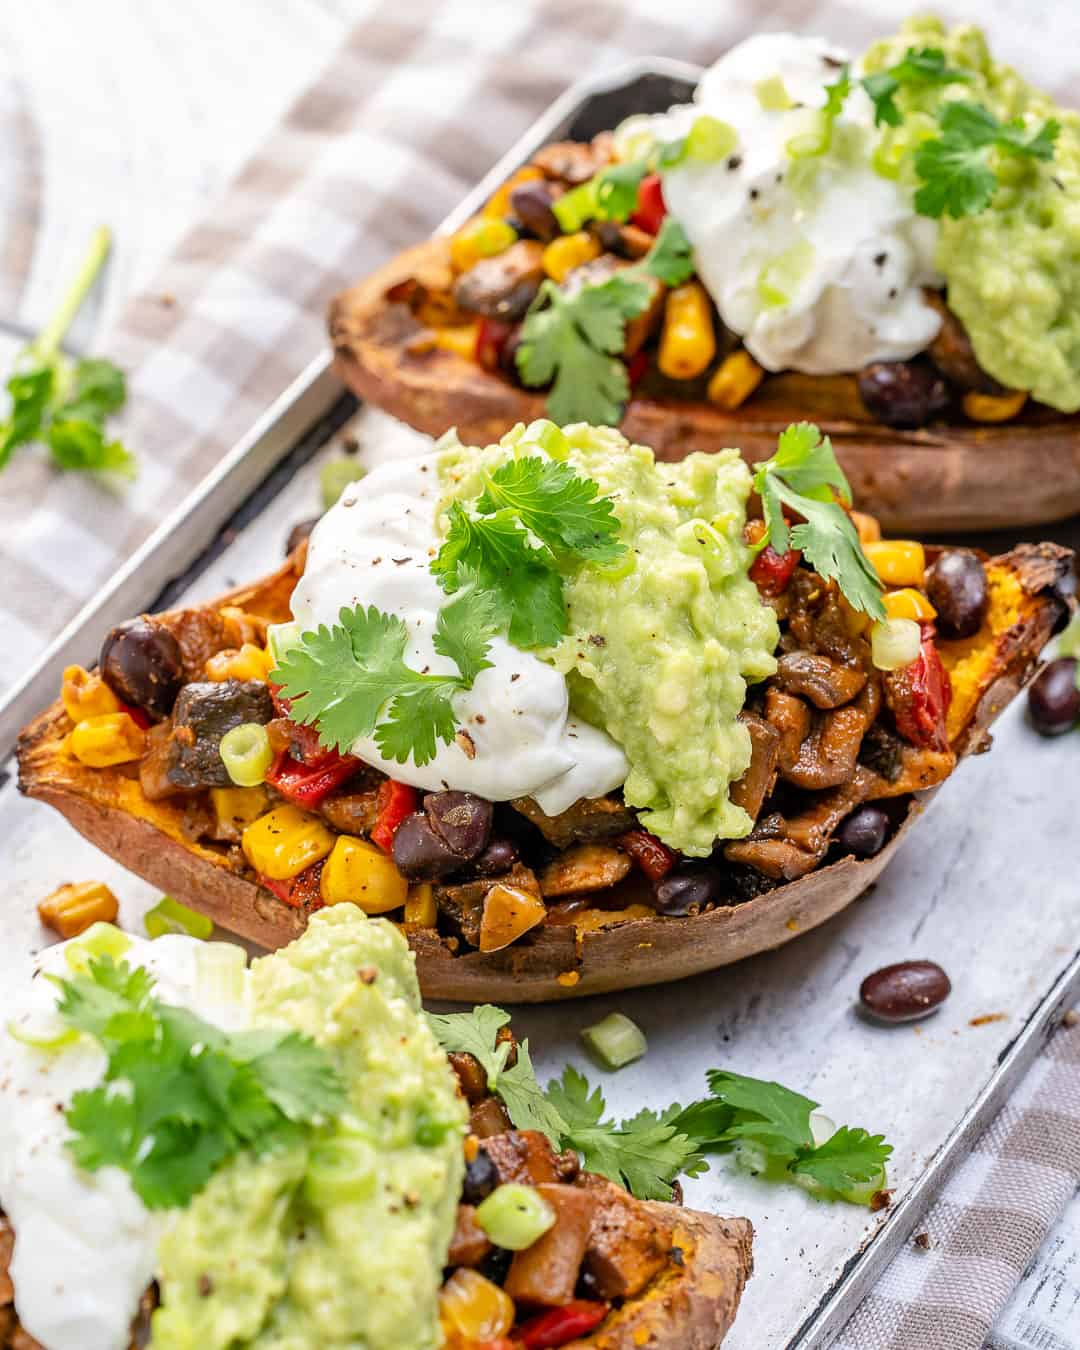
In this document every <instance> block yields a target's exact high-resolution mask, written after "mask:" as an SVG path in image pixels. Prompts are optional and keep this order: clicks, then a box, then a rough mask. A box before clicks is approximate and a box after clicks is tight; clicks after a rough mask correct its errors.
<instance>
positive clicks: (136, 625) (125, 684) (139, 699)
mask: <svg viewBox="0 0 1080 1350" xmlns="http://www.w3.org/2000/svg"><path fill="white" fill-rule="evenodd" d="M99 664H100V667H101V677H102V679H103V680H104V681H105V683H106V684H107V685H108V686H109V688H110V689H111V690H112V691H113V693H114V694H115V695H116V696H117V698H119V699H121V700H122V701H123V702H124V703H130V704H131V705H132V706H133V707H135V708H141V709H142V710H143V712H145V713H148V714H149V716H150V717H152V718H154V720H155V721H161V720H162V719H163V718H166V717H168V715H169V713H170V712H172V706H173V704H174V703H175V702H176V696H177V694H178V693H179V692H180V688H181V686H182V685H183V683H184V659H183V654H182V653H181V651H180V644H179V642H177V640H176V638H174V637H173V635H172V633H170V632H169V630H168V629H167V628H165V627H164V626H163V625H162V624H160V623H155V622H154V621H153V619H148V618H145V617H143V618H138V619H128V621H127V622H126V623H122V624H119V625H118V626H117V627H116V628H113V629H111V630H110V632H109V633H108V634H107V635H106V637H105V641H104V642H103V643H102V645H101V656H100V658H99Z"/></svg>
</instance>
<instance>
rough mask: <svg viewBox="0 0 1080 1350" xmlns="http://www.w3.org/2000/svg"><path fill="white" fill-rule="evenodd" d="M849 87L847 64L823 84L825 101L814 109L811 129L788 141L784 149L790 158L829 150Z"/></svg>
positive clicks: (849, 72) (849, 78) (818, 153)
mask: <svg viewBox="0 0 1080 1350" xmlns="http://www.w3.org/2000/svg"><path fill="white" fill-rule="evenodd" d="M851 89H852V83H851V70H850V68H849V67H848V66H844V68H843V69H842V70H841V72H840V74H839V76H838V78H837V79H836V80H834V81H833V83H832V84H827V85H826V86H825V103H824V105H823V106H822V107H820V108H817V109H815V110H814V111H815V118H814V126H813V129H812V130H810V131H806V132H804V133H803V134H802V135H800V136H793V137H792V138H791V140H790V141H788V143H787V147H786V149H787V152H788V154H789V155H790V156H791V157H792V159H802V158H804V157H808V156H813V155H824V154H825V153H826V152H827V151H828V150H829V148H830V147H831V146H832V140H833V127H834V126H835V124H836V119H837V118H838V117H839V116H840V114H841V113H842V112H843V110H844V104H845V103H846V102H847V98H848V95H849V94H850V93H851Z"/></svg>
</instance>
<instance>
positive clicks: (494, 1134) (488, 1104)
mask: <svg viewBox="0 0 1080 1350" xmlns="http://www.w3.org/2000/svg"><path fill="white" fill-rule="evenodd" d="M512 1126H513V1122H512V1121H511V1119H510V1117H509V1116H508V1115H507V1113H506V1108H505V1107H504V1106H503V1104H502V1102H500V1101H499V1099H498V1097H485V1098H484V1099H483V1101H479V1102H476V1103H475V1104H474V1105H473V1106H471V1107H470V1108H469V1133H470V1134H475V1135H476V1137H477V1139H497V1138H498V1137H499V1135H501V1134H505V1133H506V1131H507V1130H509V1129H511V1128H512Z"/></svg>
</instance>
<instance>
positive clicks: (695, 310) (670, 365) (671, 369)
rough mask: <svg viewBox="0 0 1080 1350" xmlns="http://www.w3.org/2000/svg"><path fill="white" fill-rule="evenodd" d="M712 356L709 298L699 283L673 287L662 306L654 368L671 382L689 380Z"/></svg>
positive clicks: (713, 350)
mask: <svg viewBox="0 0 1080 1350" xmlns="http://www.w3.org/2000/svg"><path fill="white" fill-rule="evenodd" d="M715 355H716V332H715V330H714V328H713V320H712V311H711V310H710V308H709V297H708V295H706V293H705V287H704V286H702V284H701V282H700V281H687V282H686V283H685V284H684V285H682V286H676V287H675V289H674V290H673V291H672V292H671V294H670V295H669V296H668V298H667V304H666V305H665V307H664V326H663V328H662V329H661V332H660V350H659V352H658V353H657V358H656V361H657V365H658V366H659V367H660V372H661V374H663V375H666V376H667V377H668V378H669V379H671V380H692V379H694V377H695V376H697V375H700V374H701V373H702V371H703V370H705V369H706V367H707V366H708V365H709V364H710V363H711V361H712V359H713V357H714V356H715Z"/></svg>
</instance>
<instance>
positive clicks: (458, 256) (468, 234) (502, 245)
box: [450, 216, 517, 272]
mask: <svg viewBox="0 0 1080 1350" xmlns="http://www.w3.org/2000/svg"><path fill="white" fill-rule="evenodd" d="M516 240H517V231H516V230H515V229H514V227H513V225H511V224H510V223H509V222H508V221H505V220H495V219H493V218H492V217H491V216H473V218H472V220H468V221H466V222H465V224H464V225H462V227H461V229H460V230H458V232H457V234H455V235H454V236H453V237H452V238H451V240H450V261H451V262H452V263H453V264H454V266H455V267H456V268H457V270H458V271H459V272H467V271H468V270H469V268H470V267H472V266H473V265H474V264H475V263H478V262H479V261H480V259H481V258H493V257H494V256H495V255H496V254H497V253H504V252H505V251H506V250H507V249H508V248H509V247H510V245H511V244H513V243H514V242H515V241H516Z"/></svg>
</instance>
